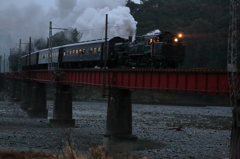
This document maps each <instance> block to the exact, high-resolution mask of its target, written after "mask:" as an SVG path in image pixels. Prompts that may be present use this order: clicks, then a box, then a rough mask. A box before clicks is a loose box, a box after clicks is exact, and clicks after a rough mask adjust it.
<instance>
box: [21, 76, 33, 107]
mask: <svg viewBox="0 0 240 159" xmlns="http://www.w3.org/2000/svg"><path fill="white" fill-rule="evenodd" d="M22 90H23V92H22V102H21V104H20V108H21V109H23V110H26V111H27V110H28V108H31V105H30V103H31V97H32V83H31V82H29V81H24V82H23V83H22Z"/></svg>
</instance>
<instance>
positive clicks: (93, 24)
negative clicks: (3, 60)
mask: <svg viewBox="0 0 240 159" xmlns="http://www.w3.org/2000/svg"><path fill="white" fill-rule="evenodd" d="M22 1H24V0H22ZM25 1H28V3H25V4H22V5H19V3H20V2H19V1H16V0H1V1H0V6H4V5H2V4H4V3H5V2H6V3H8V5H5V6H4V8H3V7H0V13H1V14H0V55H3V54H9V50H10V48H13V47H18V43H19V39H22V42H25V43H27V42H28V39H29V37H30V36H31V37H32V39H33V40H34V39H38V38H41V37H43V38H44V39H47V37H48V33H49V21H52V23H53V28H69V27H71V28H77V29H78V31H80V32H81V33H83V36H82V39H81V40H91V39H100V38H104V36H105V18H106V14H108V18H109V19H108V29H109V30H108V37H109V38H111V37H114V36H121V37H125V38H126V37H128V36H134V35H135V31H136V23H137V22H136V21H135V20H134V18H133V17H132V16H131V14H130V10H129V8H127V7H125V2H126V1H125V0H114V1H113V0H55V3H54V4H55V5H53V6H52V7H49V6H48V7H47V3H48V2H47V1H46V5H44V6H42V5H40V4H39V3H34V0H25ZM49 3H50V2H49ZM51 3H52V2H51ZM57 31H59V30H53V34H55V33H56V32H57Z"/></svg>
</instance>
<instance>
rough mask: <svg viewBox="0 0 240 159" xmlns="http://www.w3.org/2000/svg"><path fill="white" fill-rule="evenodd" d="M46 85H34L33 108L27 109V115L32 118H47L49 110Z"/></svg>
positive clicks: (31, 103) (31, 104)
mask: <svg viewBox="0 0 240 159" xmlns="http://www.w3.org/2000/svg"><path fill="white" fill-rule="evenodd" d="M46 103H47V102H46V84H44V83H33V84H32V98H31V102H30V106H31V108H28V109H27V115H28V117H30V118H47V117H48V110H47V104H46Z"/></svg>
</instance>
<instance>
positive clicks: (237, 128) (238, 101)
mask: <svg viewBox="0 0 240 159" xmlns="http://www.w3.org/2000/svg"><path fill="white" fill-rule="evenodd" d="M236 10H237V2H236V0H230V12H229V32H228V54H227V70H228V85H229V93H230V101H231V107H232V131H231V143H230V159H239V156H240V145H239V143H240V97H239V77H238V68H237V18H236Z"/></svg>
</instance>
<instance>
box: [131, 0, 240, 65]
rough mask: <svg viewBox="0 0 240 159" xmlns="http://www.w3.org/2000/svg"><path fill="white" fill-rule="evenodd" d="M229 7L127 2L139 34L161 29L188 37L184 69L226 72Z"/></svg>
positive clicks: (210, 1) (171, 0)
mask: <svg viewBox="0 0 240 159" xmlns="http://www.w3.org/2000/svg"><path fill="white" fill-rule="evenodd" d="M229 5H230V1H226V0H217V1H216V0H181V1H179V0H141V4H135V3H133V2H132V1H131V0H128V1H127V6H128V7H129V8H130V9H131V14H132V15H133V16H134V18H135V20H136V21H137V22H138V25H137V28H138V29H137V33H138V34H144V33H146V32H148V31H149V30H154V29H156V28H158V29H159V30H162V31H171V32H182V33H183V34H184V35H185V36H184V37H185V38H184V42H185V43H186V46H187V51H186V57H185V61H184V64H183V65H182V66H181V67H182V68H226V64H227V49H228V26H229ZM237 10H239V6H238V8H237ZM237 17H239V14H237ZM238 37H239V36H238ZM238 63H239V62H238Z"/></svg>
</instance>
